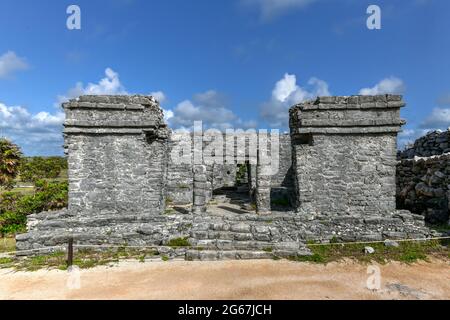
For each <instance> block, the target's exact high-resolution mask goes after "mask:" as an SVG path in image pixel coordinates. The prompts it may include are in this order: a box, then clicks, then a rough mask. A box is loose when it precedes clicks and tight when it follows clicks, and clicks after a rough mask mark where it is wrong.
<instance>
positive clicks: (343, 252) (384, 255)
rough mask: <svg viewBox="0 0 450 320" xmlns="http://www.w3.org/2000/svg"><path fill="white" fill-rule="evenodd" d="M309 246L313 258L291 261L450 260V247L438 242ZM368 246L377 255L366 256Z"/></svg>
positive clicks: (385, 261) (307, 257) (379, 261)
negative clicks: (389, 245) (349, 259)
mask: <svg viewBox="0 0 450 320" xmlns="http://www.w3.org/2000/svg"><path fill="white" fill-rule="evenodd" d="M307 246H308V247H309V249H310V250H311V252H312V255H311V256H299V257H290V258H289V259H290V260H294V261H302V262H305V261H306V262H313V263H329V262H333V261H339V260H342V259H344V258H352V259H356V260H357V261H359V262H362V263H370V262H373V261H376V262H378V263H380V264H384V263H387V262H389V261H400V262H404V263H414V262H417V261H419V260H424V261H427V258H428V257H429V256H435V257H437V258H444V259H448V258H449V249H448V247H445V246H443V245H442V242H440V241H438V240H431V241H422V242H399V247H386V246H385V245H384V244H383V243H372V244H346V245H342V244H332V245H316V244H314V243H311V242H310V243H309V244H308V245H307ZM366 246H370V247H372V248H374V249H375V253H373V254H365V253H364V247H366Z"/></svg>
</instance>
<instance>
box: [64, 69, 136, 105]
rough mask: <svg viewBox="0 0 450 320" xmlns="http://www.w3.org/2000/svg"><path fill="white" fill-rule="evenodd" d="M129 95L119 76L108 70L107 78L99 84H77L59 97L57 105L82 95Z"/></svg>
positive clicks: (106, 71) (106, 72)
mask: <svg viewBox="0 0 450 320" xmlns="http://www.w3.org/2000/svg"><path fill="white" fill-rule="evenodd" d="M119 94H127V91H126V90H125V88H124V86H123V85H122V83H121V82H120V78H119V74H118V73H117V72H115V71H114V70H112V69H111V68H106V70H105V77H104V78H103V79H101V80H100V81H99V82H98V83H88V84H87V85H86V86H84V84H83V83H82V82H77V83H76V85H75V87H73V88H71V89H69V90H68V91H67V93H66V94H65V95H60V96H58V101H57V104H58V105H60V104H61V103H62V102H65V101H67V100H69V99H74V98H78V97H79V96H82V95H119Z"/></svg>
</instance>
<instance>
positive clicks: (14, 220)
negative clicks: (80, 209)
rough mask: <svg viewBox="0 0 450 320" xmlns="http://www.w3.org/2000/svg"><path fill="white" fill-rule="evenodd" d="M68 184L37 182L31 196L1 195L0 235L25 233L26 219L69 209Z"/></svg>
mask: <svg viewBox="0 0 450 320" xmlns="http://www.w3.org/2000/svg"><path fill="white" fill-rule="evenodd" d="M67 201H68V183H67V182H47V181H42V180H40V181H37V182H36V191H35V193H34V194H31V195H22V194H20V193H13V192H4V193H3V194H1V195H0V235H7V234H13V233H18V232H22V231H25V226H26V221H27V219H26V217H27V215H29V214H33V213H38V212H42V211H51V210H58V209H62V208H65V207H67Z"/></svg>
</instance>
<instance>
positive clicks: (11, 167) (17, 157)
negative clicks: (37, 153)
mask: <svg viewBox="0 0 450 320" xmlns="http://www.w3.org/2000/svg"><path fill="white" fill-rule="evenodd" d="M21 158H22V152H21V151H20V148H19V147H18V146H17V145H15V144H14V143H12V142H10V141H9V140H6V139H4V138H0V187H4V188H7V189H10V188H11V187H12V186H13V180H14V178H15V177H16V176H17V174H18V172H19V166H20V162H21Z"/></svg>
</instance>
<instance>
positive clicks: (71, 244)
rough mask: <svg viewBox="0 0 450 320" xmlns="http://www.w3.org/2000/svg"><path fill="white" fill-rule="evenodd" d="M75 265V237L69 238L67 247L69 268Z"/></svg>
mask: <svg viewBox="0 0 450 320" xmlns="http://www.w3.org/2000/svg"><path fill="white" fill-rule="evenodd" d="M72 265H73V237H70V238H69V245H68V247H67V266H68V267H71V266H72Z"/></svg>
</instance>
